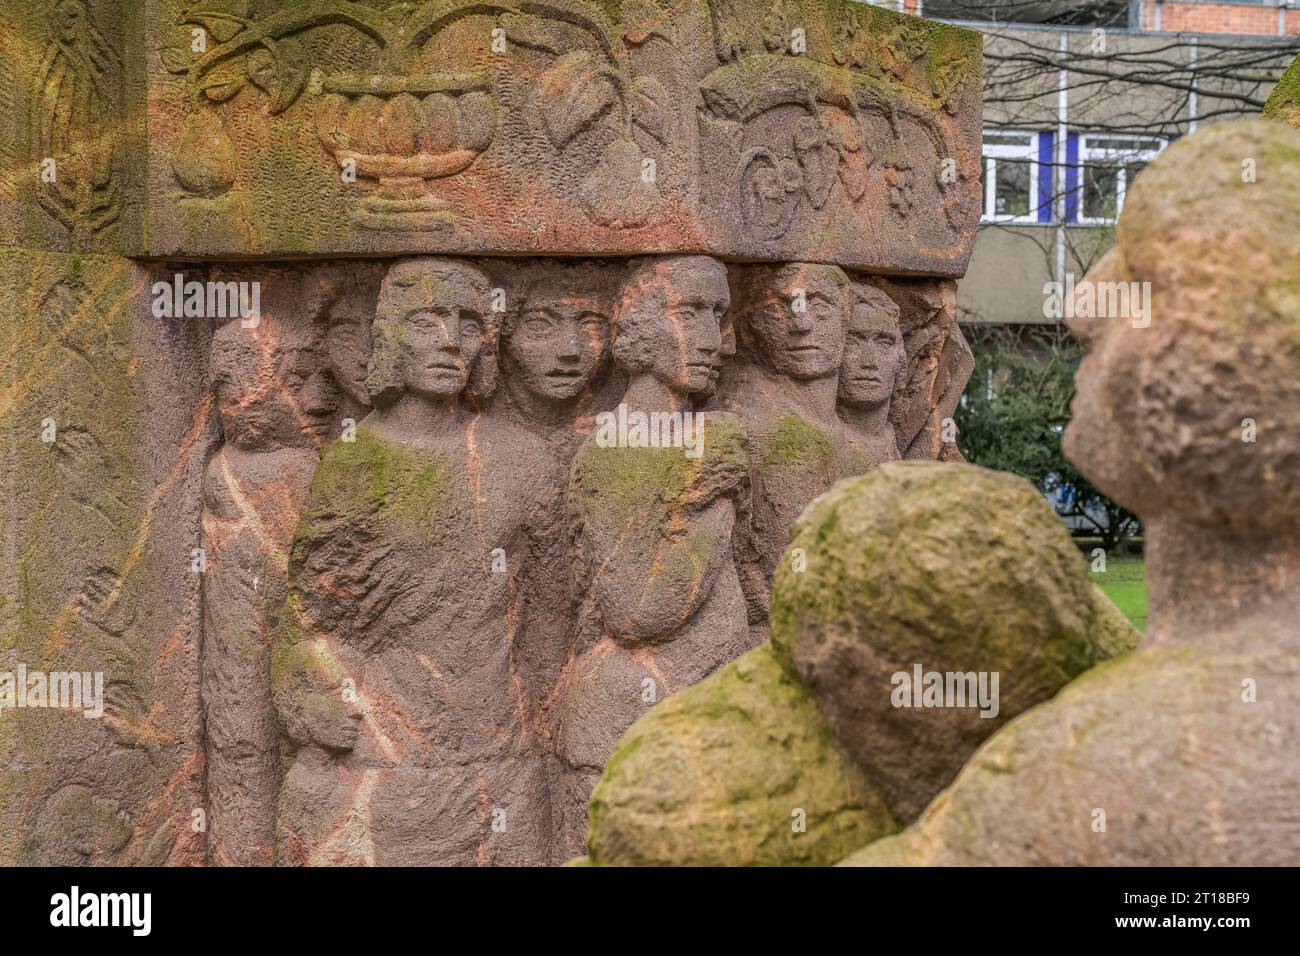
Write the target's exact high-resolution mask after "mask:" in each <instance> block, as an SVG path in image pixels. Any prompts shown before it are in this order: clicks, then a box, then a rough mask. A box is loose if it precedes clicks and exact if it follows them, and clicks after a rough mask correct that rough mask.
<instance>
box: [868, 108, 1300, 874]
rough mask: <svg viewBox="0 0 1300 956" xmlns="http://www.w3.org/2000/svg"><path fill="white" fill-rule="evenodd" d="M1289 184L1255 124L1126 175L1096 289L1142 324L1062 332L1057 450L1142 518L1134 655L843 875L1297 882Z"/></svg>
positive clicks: (1298, 665)
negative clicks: (930, 871) (1132, 868)
mask: <svg viewBox="0 0 1300 956" xmlns="http://www.w3.org/2000/svg"><path fill="white" fill-rule="evenodd" d="M1242 157H1252V158H1254V159H1255V161H1256V162H1257V163H1258V164H1259V168H1260V169H1263V170H1269V174H1268V180H1267V182H1268V185H1267V186H1265V185H1264V182H1265V180H1264V178H1263V177H1262V176H1261V177H1260V180H1259V182H1255V181H1249V182H1247V181H1244V179H1243V177H1242V175H1241V161H1242ZM1297 171H1300V133H1297V132H1296V131H1294V130H1292V129H1289V128H1288V127H1286V126H1283V125H1281V124H1272V123H1267V122H1262V121H1252V122H1245V123H1233V124H1230V125H1224V126H1214V127H1210V128H1208V129H1204V130H1202V131H1200V132H1198V133H1196V134H1195V135H1194V136H1191V137H1189V138H1188V139H1187V140H1185V141H1182V142H1179V143H1176V144H1175V145H1174V146H1173V147H1171V148H1170V149H1169V150H1168V151H1167V152H1166V153H1165V154H1163V155H1162V156H1161V157H1160V158H1159V159H1158V160H1157V161H1156V162H1155V163H1153V164H1152V165H1151V167H1150V168H1149V169H1148V170H1147V171H1146V172H1144V173H1143V175H1142V177H1141V178H1140V179H1138V180H1137V182H1136V184H1135V185H1134V188H1133V190H1132V192H1131V193H1130V196H1129V199H1128V200H1127V202H1126V203H1125V208H1124V214H1123V216H1122V217H1121V219H1120V222H1119V242H1118V245H1117V246H1116V248H1115V249H1114V250H1112V252H1111V253H1109V254H1108V255H1107V257H1106V258H1105V259H1104V260H1103V261H1102V262H1101V263H1099V264H1098V266H1097V267H1096V268H1095V269H1094V270H1093V271H1092V273H1091V274H1090V278H1091V279H1092V280H1094V281H1118V282H1130V281H1132V282H1149V283H1150V284H1151V285H1150V289H1151V296H1152V299H1151V303H1150V308H1151V316H1152V319H1151V323H1150V325H1149V327H1146V328H1136V327H1134V326H1135V323H1131V322H1127V321H1125V317H1124V316H1117V317H1113V318H1109V319H1086V320H1075V323H1074V327H1075V331H1076V333H1077V334H1078V335H1079V336H1080V337H1081V338H1082V339H1083V340H1084V342H1085V343H1086V344H1087V346H1088V356H1087V358H1086V359H1085V360H1084V363H1083V365H1082V366H1081V367H1080V369H1079V372H1078V377H1077V382H1078V395H1077V398H1076V400H1075V406H1074V418H1073V421H1072V422H1071V424H1070V427H1069V429H1068V430H1067V432H1066V450H1067V453H1068V454H1069V455H1070V457H1071V458H1072V459H1073V460H1074V461H1076V462H1079V463H1080V466H1081V467H1082V468H1083V469H1084V471H1085V472H1086V473H1087V474H1088V475H1089V476H1090V477H1091V479H1092V480H1093V481H1094V482H1096V483H1097V485H1098V486H1099V487H1101V488H1103V489H1104V490H1105V491H1106V492H1107V493H1108V494H1110V495H1112V496H1113V497H1115V498H1116V500H1118V501H1122V502H1124V503H1125V504H1126V505H1127V506H1129V507H1131V508H1133V509H1134V510H1135V511H1136V512H1137V513H1138V514H1139V515H1140V516H1141V517H1142V522H1143V527H1144V528H1145V529H1146V538H1147V556H1148V557H1147V568H1148V587H1149V594H1150V605H1149V606H1150V617H1149V620H1148V629H1147V633H1146V636H1145V638H1144V639H1143V642H1142V646H1141V647H1140V648H1139V649H1138V651H1137V652H1136V653H1134V654H1131V655H1129V656H1127V657H1125V658H1123V659H1121V660H1119V661H1116V662H1114V663H1113V664H1111V665H1109V666H1107V667H1104V668H1098V669H1097V670H1096V671H1095V672H1093V673H1090V674H1088V675H1086V676H1085V677H1083V678H1082V679H1080V680H1078V681H1076V682H1075V683H1073V684H1072V685H1070V686H1069V687H1067V688H1066V689H1065V690H1064V691H1063V692H1062V693H1061V694H1060V696H1059V697H1058V698H1057V699H1055V700H1054V701H1052V702H1051V703H1050V704H1047V705H1044V706H1042V707H1040V708H1038V709H1036V710H1034V711H1032V712H1030V713H1029V714H1026V715H1025V716H1024V717H1023V718H1022V719H1021V720H1019V721H1016V722H1015V723H1014V724H1012V725H1010V726H1009V727H1006V728H1004V729H1003V730H1002V731H1001V732H1000V733H998V734H997V735H996V736H995V737H993V738H992V739H991V740H989V741H988V742H987V743H986V744H985V745H984V747H983V748H981V749H980V751H979V752H978V753H976V755H975V756H974V757H973V758H972V759H971V761H970V763H969V764H968V765H967V767H966V768H965V769H964V770H963V771H962V773H961V774H960V775H959V776H958V777H957V779H956V781H955V782H954V783H953V785H952V786H951V787H950V788H949V789H948V790H947V791H946V792H944V793H943V794H941V795H940V796H939V797H938V799H936V800H935V802H934V803H933V804H932V805H931V806H930V808H929V810H928V811H927V812H926V814H925V815H924V816H923V817H922V818H921V820H920V821H919V822H918V823H917V824H916V825H915V826H914V827H912V828H911V829H909V830H908V831H906V832H905V833H903V834H902V835H900V836H898V837H894V838H891V839H888V840H883V841H881V842H879V843H875V844H872V845H871V846H869V847H867V848H866V849H865V850H863V851H861V852H860V853H857V854H854V855H853V856H852V857H850V859H849V862H851V863H855V864H864V865H878V864H921V863H937V864H966V865H969V864H1093V865H1098V864H1106V865H1147V864H1162V865H1169V864H1173V865H1179V866H1196V865H1244V864H1251V865H1264V866H1268V865H1291V864H1294V863H1295V860H1296V857H1297V854H1300V834H1298V833H1297V830H1296V828H1295V825H1294V822H1293V820H1294V808H1295V805H1296V799H1297V795H1298V794H1300V778H1298V777H1297V773H1298V772H1300V771H1298V770H1297V765H1296V761H1295V759H1294V758H1295V748H1294V745H1293V742H1294V740H1295V739H1296V733H1297V731H1298V730H1300V696H1298V694H1297V682H1296V674H1297V673H1300V646H1298V645H1297V638H1296V626H1295V621H1296V616H1297V613H1298V612H1300V588H1297V587H1296V581H1297V580H1300V578H1298V577H1297V575H1298V574H1300V549H1298V548H1297V542H1300V417H1298V415H1300V359H1298V356H1300V298H1298V297H1297V288H1296V280H1295V276H1296V271H1295V263H1296V260H1297V256H1298V255H1300V248H1297V237H1296V231H1295V222H1296V220H1297V218H1300V186H1297V176H1296V173H1297ZM1192 175H1195V176H1196V178H1197V182H1198V184H1199V188H1198V189H1196V190H1195V191H1188V190H1187V189H1186V183H1187V181H1188V178H1189V177H1190V176H1192ZM1211 222H1213V223H1214V225H1213V226H1212V227H1211V226H1210V225H1209V224H1210V223H1211ZM1171 245H1172V247H1173V248H1176V249H1178V250H1179V255H1177V256H1170V255H1169V254H1168V249H1169V248H1170V247H1171ZM1244 256H1250V257H1251V262H1252V263H1253V267H1252V268H1251V269H1250V270H1249V271H1248V272H1247V273H1243V271H1242V270H1241V262H1242V260H1243V257H1244ZM1227 289H1231V290H1233V291H1232V294H1231V295H1225V294H1224V290H1227Z"/></svg>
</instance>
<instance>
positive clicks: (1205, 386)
mask: <svg viewBox="0 0 1300 956" xmlns="http://www.w3.org/2000/svg"><path fill="white" fill-rule="evenodd" d="M1251 169H1253V170H1254V172H1255V175H1254V176H1253V177H1252V176H1250V175H1248V174H1249V172H1250V170H1251ZM1252 180H1253V181H1252ZM1298 223H1300V132H1298V131H1296V130H1294V129H1291V128H1289V127H1286V126H1283V125H1281V124H1277V123H1269V122H1263V121H1247V122H1241V123H1231V124H1223V125H1214V126H1211V127H1207V128H1205V129H1203V130H1201V131H1200V132H1198V133H1196V134H1195V135H1193V136H1189V137H1187V138H1186V139H1183V140H1180V141H1179V142H1178V143H1175V144H1174V145H1173V146H1172V147H1170V148H1169V149H1168V150H1167V151H1166V152H1165V153H1164V154H1163V155H1161V156H1160V157H1159V158H1158V159H1157V160H1155V162H1153V163H1152V164H1151V165H1150V166H1149V167H1147V169H1146V170H1144V171H1143V173H1142V174H1141V176H1139V177H1138V178H1137V180H1136V181H1135V182H1134V184H1133V185H1132V187H1130V189H1129V192H1128V195H1127V197H1126V199H1125V204H1124V213H1123V215H1122V216H1121V218H1120V221H1119V225H1118V228H1117V235H1118V242H1117V245H1116V246H1115V248H1114V249H1112V250H1111V252H1110V253H1109V254H1107V255H1106V257H1105V258H1104V259H1102V261H1101V262H1100V263H1098V265H1097V266H1096V267H1095V268H1094V269H1092V270H1091V271H1090V272H1089V273H1088V275H1087V276H1086V277H1085V280H1084V281H1085V282H1089V283H1092V284H1093V287H1094V289H1096V288H1097V287H1098V286H1099V285H1100V284H1101V283H1135V284H1136V285H1135V286H1131V287H1129V288H1130V295H1129V299H1130V305H1132V300H1133V295H1134V294H1141V293H1142V292H1143V291H1144V290H1143V287H1142V283H1149V295H1148V296H1146V297H1147V298H1149V301H1148V302H1145V303H1143V305H1144V308H1145V314H1143V315H1142V316H1141V320H1140V321H1138V320H1137V319H1138V315H1137V313H1138V312H1139V311H1140V310H1139V309H1137V308H1134V307H1130V308H1129V309H1128V311H1126V312H1125V313H1124V314H1120V315H1104V316H1096V317H1088V316H1085V317H1081V318H1075V319H1071V320H1070V327H1071V329H1072V330H1073V331H1074V332H1075V334H1076V335H1078V337H1079V338H1080V339H1081V340H1082V342H1083V343H1084V345H1085V347H1086V348H1087V356H1086V357H1085V358H1084V360H1083V362H1082V364H1081V365H1080V367H1079V371H1078V373H1077V375H1076V377H1075V383H1076V395H1075V400H1074V407H1073V418H1072V421H1071V423H1070V425H1069V428H1068V429H1067V430H1066V433H1065V451H1066V454H1067V455H1069V457H1070V459H1071V460H1072V461H1073V462H1074V463H1075V464H1076V465H1078V467H1079V468H1080V470H1081V471H1083V473H1084V474H1085V475H1087V476H1088V477H1089V478H1090V479H1091V480H1092V481H1093V482H1094V483H1095V484H1096V485H1097V487H1098V488H1100V489H1101V490H1102V491H1103V492H1105V493H1106V494H1107V495H1109V496H1111V497H1113V498H1114V499H1116V500H1117V501H1119V502H1121V503H1122V504H1124V505H1126V506H1128V507H1129V508H1131V509H1132V510H1134V511H1135V512H1137V514H1138V515H1139V516H1140V517H1142V518H1143V520H1145V521H1150V520H1151V519H1153V518H1156V517H1159V516H1164V515H1170V516H1174V517H1176V518H1177V519H1179V520H1184V521H1189V522H1194V523H1196V524H1198V525H1201V526H1203V527H1205V528H1207V529H1212V530H1213V531H1214V533H1216V534H1222V533H1224V532H1227V533H1230V534H1249V533H1252V532H1255V531H1267V532H1268V533H1269V534H1274V535H1275V534H1279V533H1282V531H1283V530H1284V529H1286V530H1289V531H1290V532H1291V533H1295V531H1296V530H1297V529H1300V228H1297V224H1298ZM1080 294H1082V289H1081V290H1080ZM1098 297H1100V293H1098ZM1078 301H1079V300H1078V299H1077V298H1076V304H1077V303H1078Z"/></svg>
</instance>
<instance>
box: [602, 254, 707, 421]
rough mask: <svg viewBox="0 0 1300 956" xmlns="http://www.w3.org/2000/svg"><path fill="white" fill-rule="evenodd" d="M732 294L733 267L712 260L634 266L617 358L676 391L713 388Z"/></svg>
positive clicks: (620, 319) (675, 259)
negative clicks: (730, 269)
mask: <svg viewBox="0 0 1300 956" xmlns="http://www.w3.org/2000/svg"><path fill="white" fill-rule="evenodd" d="M730 304H731V293H730V290H729V289H728V287H727V267H726V266H724V265H723V264H722V263H721V262H718V261H717V260H716V259H710V258H709V257H707V256H670V257H665V258H661V259H641V260H638V261H636V262H634V263H633V264H632V267H631V271H630V272H629V274H628V277H627V280H626V282H625V283H624V284H623V292H622V296H621V298H620V300H619V303H618V309H617V312H616V314H615V317H614V358H615V360H616V361H617V362H618V364H619V365H620V366H622V367H623V368H624V369H625V370H627V372H628V373H629V374H631V375H638V374H649V375H653V376H654V377H655V378H657V379H659V380H660V381H661V382H663V383H664V384H665V385H667V386H668V387H669V388H671V389H673V390H674V391H679V392H684V393H687V394H692V395H694V394H699V393H702V392H705V391H707V390H708V388H709V386H710V384H711V383H712V381H713V378H714V366H715V364H716V363H717V361H718V355H719V352H720V350H721V349H722V324H723V320H724V318H725V316H726V312H727V307H728V306H729V305H730Z"/></svg>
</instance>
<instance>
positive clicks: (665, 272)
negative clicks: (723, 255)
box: [612, 256, 727, 375]
mask: <svg viewBox="0 0 1300 956" xmlns="http://www.w3.org/2000/svg"><path fill="white" fill-rule="evenodd" d="M726 268H727V267H726V266H725V265H723V264H722V263H721V262H719V261H718V260H717V259H712V258H710V257H709V256H660V257H646V258H642V259H634V260H632V262H631V264H630V266H629V268H628V273H627V278H626V279H625V280H624V282H623V290H622V293H621V294H620V295H619V298H618V303H617V304H616V306H615V308H614V328H613V333H614V334H613V349H612V351H613V353H614V361H615V362H617V363H618V365H619V367H620V368H623V369H624V370H626V371H627V372H628V373H629V374H633V375H635V374H636V373H637V372H642V371H644V370H645V369H647V368H649V367H650V366H651V365H652V364H653V359H652V357H651V356H652V354H653V351H654V345H653V343H652V342H651V339H650V334H649V333H648V332H647V328H646V322H645V321H644V319H645V318H648V317H650V316H653V315H654V314H655V313H656V312H663V310H664V309H665V308H667V305H668V297H667V291H668V290H669V289H670V288H672V284H673V280H672V277H673V273H674V271H676V270H680V269H703V270H706V271H718V272H720V273H722V277H723V280H724V281H726Z"/></svg>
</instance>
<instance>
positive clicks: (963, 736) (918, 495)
mask: <svg viewBox="0 0 1300 956" xmlns="http://www.w3.org/2000/svg"><path fill="white" fill-rule="evenodd" d="M958 502H959V503H960V505H961V510H962V514H963V517H962V518H959V519H952V518H950V517H949V515H950V514H951V512H952V511H953V509H954V504H955V503H958ZM949 528H951V534H950V533H949V531H948V529H949ZM981 535H985V536H987V537H981ZM1022 535H1023V537H1022ZM990 540H991V545H990V544H988V542H989V541H990ZM801 551H802V553H801ZM1013 552H1014V553H1013ZM805 567H806V570H799V569H803V568H805ZM787 568H788V569H789V570H788V571H787ZM795 581H797V582H799V583H798V584H795V583H792V582H795ZM974 581H978V589H977V590H972V588H973V587H974V585H973V582H974ZM1094 600H1096V603H1097V605H1099V606H1098V607H1097V609H1096V610H1095V611H1094V607H1093V601H1094ZM1101 601H1106V598H1105V597H1104V595H1101V594H1100V592H1098V591H1096V589H1095V588H1092V586H1091V585H1090V584H1089V583H1088V579H1087V572H1086V570H1085V566H1084V562H1083V561H1082V559H1081V557H1080V555H1079V553H1078V549H1076V548H1075V547H1074V546H1073V545H1072V544H1071V543H1070V541H1069V538H1068V536H1067V535H1066V534H1065V532H1064V529H1063V528H1062V527H1061V524H1060V521H1059V520H1058V519H1057V518H1056V516H1055V514H1054V513H1053V511H1052V508H1051V506H1050V505H1048V503H1047V502H1046V501H1045V500H1044V499H1043V497H1042V496H1041V495H1040V494H1038V493H1037V492H1036V491H1035V490H1034V489H1033V488H1032V486H1030V485H1029V484H1028V483H1027V482H1024V481H1022V480H1021V479H1018V478H1014V477H1012V476H1010V475H1005V474H1001V473H998V472H990V471H986V470H984V469H981V468H975V467H972V466H969V465H956V464H941V463H934V462H930V463H922V462H908V463H901V464H892V465H887V466H885V467H884V468H882V469H880V470H878V471H875V472H873V473H872V474H870V475H867V476H865V477H861V478H854V479H848V480H846V481H843V482H840V483H839V484H837V485H836V486H835V488H834V489H833V490H832V491H830V492H829V493H827V494H826V495H824V496H822V497H821V498H819V499H817V501H815V502H814V503H813V504H812V505H811V506H809V508H808V510H807V511H806V512H805V513H804V516H803V517H802V518H801V519H800V521H799V522H798V523H797V524H796V526H795V529H794V534H793V536H792V541H791V546H790V550H789V551H787V552H786V556H785V559H784V561H783V562H782V569H781V570H780V571H778V574H777V584H776V588H775V591H774V594H773V602H774V603H773V620H772V631H773V634H774V636H776V641H775V642H773V643H765V644H764V645H762V647H760V648H759V649H758V650H755V651H753V652H751V653H749V654H747V655H745V656H744V657H742V658H740V659H739V660H737V661H734V662H733V663H731V664H729V665H727V666H726V667H725V668H723V669H722V670H720V671H719V672H718V673H717V674H715V675H713V676H712V677H710V678H708V679H707V680H705V681H703V682H701V683H699V684H697V685H695V686H694V687H692V688H690V689H689V690H686V691H683V692H681V693H679V694H676V695H674V696H673V697H672V698H670V699H669V700H668V701H666V702H665V703H664V704H663V705H662V706H660V707H658V708H656V709H655V710H653V711H651V712H650V714H648V715H647V716H646V717H644V718H642V719H641V720H640V721H639V722H638V723H637V724H636V725H634V726H633V727H632V729H631V730H630V731H628V733H627V734H625V735H624V737H623V739H622V740H621V741H620V742H619V745H618V748H617V749H616V750H615V751H614V754H613V756H612V757H611V758H610V760H609V763H608V764H607V765H606V768H605V774H604V776H603V777H602V778H601V782H600V784H599V786H598V787H597V788H596V791H595V793H594V794H593V796H592V805H591V806H592V813H591V831H590V836H589V838H588V848H589V856H590V861H589V862H592V863H596V864H600V865H619V864H663V865H668V864H699V865H705V864H711V865H744V864H755V863H763V864H796V863H812V864H821V865H828V864H830V863H833V862H835V861H836V859H837V857H835V856H834V855H833V854H834V853H835V852H836V851H837V848H839V847H842V846H844V845H845V844H846V843H849V842H852V841H854V840H857V841H860V842H861V843H863V844H865V843H869V842H871V841H872V840H875V839H878V838H879V837H881V836H883V835H885V834H887V833H889V832H892V831H893V830H894V829H895V828H896V827H897V826H900V825H903V824H906V823H908V822H911V821H912V820H915V819H916V817H917V815H918V814H919V813H920V811H921V809H922V808H923V807H924V806H925V804H926V803H927V802H928V801H929V800H930V798H932V797H933V796H934V795H935V794H936V793H938V792H939V791H940V790H941V789H942V788H943V786H945V785H946V783H947V782H948V781H949V780H950V779H951V777H952V775H953V774H954V773H956V771H957V769H958V768H959V767H960V766H961V764H962V763H963V762H964V760H965V758H966V757H967V756H969V755H970V753H972V752H973V751H974V749H975V748H976V747H977V746H978V744H979V743H980V742H981V741H982V740H983V739H984V738H985V737H987V736H988V735H989V734H991V733H992V732H993V731H994V729H995V728H996V727H997V726H1000V725H1001V724H1002V723H1004V722H1005V720H1006V719H1007V716H1014V714H1015V713H1016V712H1018V711H1021V710H1024V709H1025V708H1027V707H1030V706H1032V705H1034V704H1036V703H1039V702H1041V701H1043V700H1046V699H1047V698H1049V697H1050V696H1051V695H1052V694H1054V693H1055V692H1056V691H1057V690H1058V689H1059V688H1060V687H1061V686H1062V685H1064V684H1065V683H1066V681H1067V680H1069V678H1070V677H1071V676H1073V674H1074V673H1077V671H1078V669H1080V668H1081V667H1084V666H1087V664H1088V663H1089V662H1091V661H1092V660H1093V659H1094V658H1095V657H1108V656H1111V654H1119V653H1127V652H1128V651H1130V650H1132V649H1133V647H1134V646H1136V644H1137V639H1138V634H1137V633H1136V631H1134V630H1133V628H1132V627H1131V626H1129V625H1127V624H1126V623H1124V624H1121V623H1120V622H1118V621H1115V620H1114V618H1113V617H1112V616H1111V615H1110V614H1109V613H1107V612H1106V611H1105V610H1104V606H1100V602H1101ZM1107 603H1109V602H1107ZM967 605H971V606H969V607H968V606H967ZM1111 610H1113V611H1114V614H1115V615H1118V614H1119V612H1118V610H1115V609H1114V608H1113V605H1112V606H1111ZM1031 620H1032V623H1030V622H1031ZM1102 648H1105V650H1102ZM792 657H793V658H794V659H795V661H796V662H797V663H798V665H799V666H793V665H792V661H791V658H792ZM915 664H921V665H923V666H924V669H925V670H927V671H940V672H945V671H949V670H953V671H958V672H962V673H965V672H971V671H981V670H984V671H995V672H997V673H998V674H999V687H998V690H997V695H998V696H997V701H998V704H999V715H998V717H997V718H996V719H994V718H981V717H979V716H977V710H978V706H977V704H976V703H975V702H974V701H973V700H972V701H971V703H970V704H969V708H971V709H965V710H962V709H954V708H940V709H926V710H910V709H900V708H898V707H897V706H896V702H895V700H894V697H893V695H894V693H895V686H894V683H893V682H892V681H891V680H890V676H891V673H892V672H895V671H903V672H904V673H907V674H908V675H909V676H911V673H912V668H913V667H914V665H915ZM805 676H807V677H808V678H810V679H811V681H812V689H810V687H809V683H808V682H807V681H806V680H805ZM1008 691H1009V693H1008ZM1002 711H1010V714H1004V713H1002ZM936 741H937V744H936V743H935V742H936ZM800 810H802V811H803V815H802V817H800V815H799V813H798V811H800ZM796 822H798V823H801V824H803V825H805V826H806V832H801V831H800V830H799V829H798V828H797V827H796V825H795V824H796Z"/></svg>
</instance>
